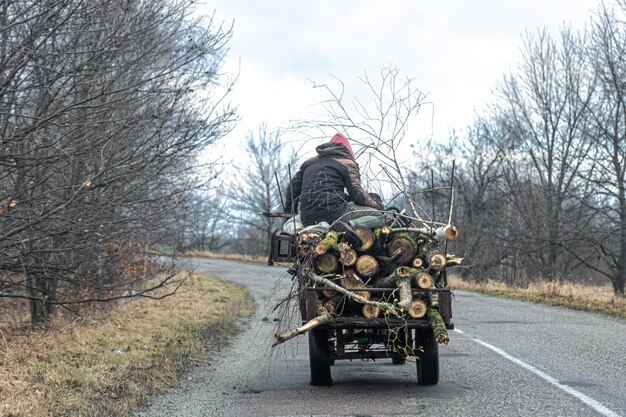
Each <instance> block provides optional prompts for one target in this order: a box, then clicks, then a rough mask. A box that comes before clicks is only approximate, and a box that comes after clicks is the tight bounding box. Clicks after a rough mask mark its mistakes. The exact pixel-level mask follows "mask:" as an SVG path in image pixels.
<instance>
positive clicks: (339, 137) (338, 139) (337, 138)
mask: <svg viewBox="0 0 626 417" xmlns="http://www.w3.org/2000/svg"><path fill="white" fill-rule="evenodd" d="M330 141H331V142H339V143H341V144H342V145H343V146H345V147H346V148H348V150H349V151H350V155H352V158H356V156H355V155H354V151H353V150H352V146H350V142H348V138H347V137H345V136H344V135H342V134H341V133H336V134H335V136H333V137H332V139H331V140H330Z"/></svg>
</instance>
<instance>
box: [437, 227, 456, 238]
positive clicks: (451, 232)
mask: <svg viewBox="0 0 626 417" xmlns="http://www.w3.org/2000/svg"><path fill="white" fill-rule="evenodd" d="M457 237H459V230H458V229H457V228H456V226H454V225H451V224H449V225H447V226H441V227H439V228H437V229H436V230H435V239H437V240H443V239H448V240H455V239H456V238H457Z"/></svg>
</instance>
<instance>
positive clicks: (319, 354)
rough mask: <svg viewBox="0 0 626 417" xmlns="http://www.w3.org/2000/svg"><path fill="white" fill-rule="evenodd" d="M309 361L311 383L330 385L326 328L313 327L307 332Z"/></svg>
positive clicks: (331, 381)
mask: <svg viewBox="0 0 626 417" xmlns="http://www.w3.org/2000/svg"><path fill="white" fill-rule="evenodd" d="M309 362H310V367H311V381H310V382H309V383H310V384H311V385H321V386H325V385H332V383H333V379H332V378H331V377H330V358H329V357H328V330H322V329H313V330H311V331H310V332H309Z"/></svg>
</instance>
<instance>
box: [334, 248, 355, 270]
mask: <svg viewBox="0 0 626 417" xmlns="http://www.w3.org/2000/svg"><path fill="white" fill-rule="evenodd" d="M357 258H358V255H357V254H356V251H355V250H354V249H350V248H348V249H340V250H339V262H341V263H342V264H343V266H346V267H350V266H354V264H355V263H356V261H357Z"/></svg>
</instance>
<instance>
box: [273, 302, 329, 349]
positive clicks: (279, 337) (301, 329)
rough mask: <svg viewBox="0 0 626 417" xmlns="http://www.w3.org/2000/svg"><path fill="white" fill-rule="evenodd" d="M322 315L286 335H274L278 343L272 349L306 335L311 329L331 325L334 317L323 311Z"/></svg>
mask: <svg viewBox="0 0 626 417" xmlns="http://www.w3.org/2000/svg"><path fill="white" fill-rule="evenodd" d="M321 313H322V314H320V315H319V316H317V317H315V318H313V319H311V320H309V321H308V322H306V323H305V324H304V325H302V326H300V327H296V328H295V329H293V330H290V331H288V332H285V333H280V332H277V333H276V334H275V335H274V337H275V338H276V341H275V342H274V343H273V344H272V347H274V346H277V345H280V344H281V343H284V342H286V341H287V340H289V339H293V338H294V337H296V336H299V335H301V334H303V333H306V332H308V331H309V330H311V329H314V328H316V327H318V326H321V325H322V324H326V323H330V322H331V321H333V316H332V315H331V314H330V313H329V312H328V311H326V310H323V311H321Z"/></svg>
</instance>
